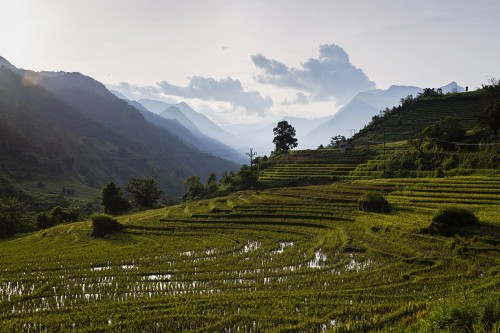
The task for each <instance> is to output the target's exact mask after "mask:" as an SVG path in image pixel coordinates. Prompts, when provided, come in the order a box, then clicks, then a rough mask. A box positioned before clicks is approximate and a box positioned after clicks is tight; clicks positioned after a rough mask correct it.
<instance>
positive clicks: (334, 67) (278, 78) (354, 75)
mask: <svg viewBox="0 0 500 333" xmlns="http://www.w3.org/2000/svg"><path fill="white" fill-rule="evenodd" d="M251 58H252V61H253V63H254V65H255V66H257V67H258V68H259V69H261V70H262V72H263V74H261V75H259V76H257V77H255V79H256V80H257V81H258V82H260V83H266V84H272V85H275V86H278V87H281V88H293V89H297V90H300V91H302V92H308V93H310V94H311V99H312V100H313V101H327V100H330V99H332V98H333V99H334V100H335V101H336V102H337V103H340V104H343V103H345V102H347V101H348V100H349V99H350V98H352V97H353V96H354V95H356V94H357V93H358V92H361V91H365V90H369V89H373V88H375V83H374V82H372V81H370V80H369V79H368V77H367V76H366V75H365V73H364V72H363V71H362V70H361V69H359V68H357V67H355V66H354V65H352V64H351V62H350V60H349V55H348V54H347V53H346V52H345V51H344V49H342V48H341V47H340V46H338V45H335V44H330V45H321V46H320V47H319V54H318V58H317V59H314V58H310V59H308V60H307V61H306V62H304V63H302V64H301V67H302V68H300V69H296V68H289V67H288V66H287V65H285V64H284V63H282V62H279V61H277V60H273V59H268V58H266V57H265V56H263V55H262V54H257V55H254V56H252V57H251Z"/></svg>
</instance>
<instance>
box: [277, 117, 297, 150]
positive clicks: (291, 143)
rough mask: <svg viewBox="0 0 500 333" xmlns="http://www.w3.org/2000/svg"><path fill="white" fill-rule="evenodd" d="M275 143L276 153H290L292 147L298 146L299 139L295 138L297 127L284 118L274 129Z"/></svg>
mask: <svg viewBox="0 0 500 333" xmlns="http://www.w3.org/2000/svg"><path fill="white" fill-rule="evenodd" d="M273 132H274V139H273V143H274V144H275V145H276V148H275V150H274V152H275V153H276V154H288V151H289V150H290V149H293V148H295V147H297V145H298V143H297V139H296V138H295V128H293V126H292V125H290V124H288V122H287V121H286V120H282V121H280V122H279V123H278V125H277V126H276V127H275V128H274V129H273Z"/></svg>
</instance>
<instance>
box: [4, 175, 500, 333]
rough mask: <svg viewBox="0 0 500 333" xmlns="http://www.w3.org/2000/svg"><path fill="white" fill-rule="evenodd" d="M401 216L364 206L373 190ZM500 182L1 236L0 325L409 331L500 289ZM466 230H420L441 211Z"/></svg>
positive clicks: (137, 217) (168, 211)
mask: <svg viewBox="0 0 500 333" xmlns="http://www.w3.org/2000/svg"><path fill="white" fill-rule="evenodd" d="M374 188H375V189H379V190H383V191H386V192H387V193H389V192H390V194H389V196H388V199H389V201H390V202H391V203H392V204H393V205H394V207H395V209H396V210H395V211H394V212H393V213H391V214H388V215H377V214H371V213H361V212H359V211H358V210H357V198H358V197H359V196H360V195H361V193H362V192H364V191H366V190H368V189H374ZM498 188H500V178H494V177H465V178H445V179H391V180H390V181H387V180H359V181H356V182H354V183H353V184H344V185H331V186H310V187H302V188H288V189H286V188H284V189H274V190H267V191H262V192H240V193H235V194H233V195H230V196H228V197H225V198H217V199H212V200H205V201H198V202H193V203H187V204H184V205H179V206H173V207H168V208H164V209H160V210H152V211H148V212H143V213H137V214H132V215H126V216H123V217H120V218H119V220H120V222H122V223H124V224H125V225H126V226H128V229H127V230H126V231H125V232H122V233H119V234H116V235H113V236H110V237H107V238H106V239H92V238H90V237H89V236H88V235H89V233H90V229H91V225H90V222H88V221H87V222H78V223H72V224H68V225H60V226H56V227H54V228H51V229H48V230H45V231H41V232H37V233H33V234H28V235H20V236H19V237H17V238H12V239H9V240H5V241H1V242H0V253H1V256H0V267H1V273H0V323H1V324H0V327H1V328H0V331H2V330H4V331H12V330H13V331H20V330H27V329H28V327H31V329H32V331H43V330H44V329H45V328H47V329H48V331H64V330H71V329H72V327H75V328H76V329H78V330H81V331H95V330H101V331H103V332H112V331H136V332H139V331H144V330H146V331H162V332H166V331H170V332H178V331H196V332H214V331H235V330H237V329H240V330H241V331H246V332H249V331H276V332H278V331H280V332H282V331H287V330H288V329H290V330H292V331H293V330H295V331H301V332H303V331H308V330H309V331H318V330H327V331H328V330H331V331H335V330H337V331H338V332H340V331H343V329H345V331H349V329H350V331H366V330H377V329H382V328H385V329H386V328H388V327H394V328H396V329H404V328H405V327H406V326H407V325H410V324H414V323H417V322H418V321H419V320H420V319H422V318H425V317H426V316H427V315H428V313H429V311H430V310H432V309H434V308H435V307H439V306H441V305H442V304H444V303H446V302H449V301H453V302H466V301H467V300H470V299H475V298H478V297H485V298H488V297H490V298H491V297H496V299H498V297H499V296H500V293H499V286H500V278H499V268H498V267H499V263H500V257H499V250H500V247H499V242H498V239H499V236H500V212H499V211H498V207H499V205H500V192H499V191H498ZM449 204H457V205H462V206H466V207H469V208H471V209H473V210H474V211H475V212H476V214H477V215H478V216H479V217H480V219H481V227H479V228H477V229H469V230H466V231H465V233H464V234H463V235H462V236H457V237H450V238H446V237H440V236H430V235H423V234H420V233H419V232H418V231H419V229H420V228H422V227H425V226H427V225H428V224H429V222H430V219H431V216H432V214H433V213H434V212H435V211H436V210H437V209H438V208H439V207H441V206H443V205H449Z"/></svg>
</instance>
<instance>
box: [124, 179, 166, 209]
mask: <svg viewBox="0 0 500 333" xmlns="http://www.w3.org/2000/svg"><path fill="white" fill-rule="evenodd" d="M125 192H127V193H128V194H130V199H131V202H132V206H133V207H134V208H136V209H139V210H146V209H151V208H154V207H155V206H156V205H157V204H158V200H159V199H160V197H161V195H162V194H163V191H162V190H160V189H159V188H158V187H157V185H156V178H154V177H149V178H141V177H137V178H131V179H130V180H129V182H128V183H127V185H126V186H125Z"/></svg>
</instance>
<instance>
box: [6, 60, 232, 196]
mask: <svg viewBox="0 0 500 333" xmlns="http://www.w3.org/2000/svg"><path fill="white" fill-rule="evenodd" d="M0 67H1V68H0V142H1V143H0V156H1V157H2V159H1V165H0V180H2V182H1V184H0V185H2V186H3V185H5V184H10V185H12V184H23V183H24V182H30V181H31V182H33V181H37V182H40V183H43V182H58V181H61V180H63V179H72V180H74V181H78V182H81V183H82V184H84V185H86V186H92V187H95V188H99V187H100V186H102V185H103V184H105V183H106V182H108V181H109V180H114V181H116V182H117V183H119V184H123V183H125V182H126V181H128V179H130V178H131V177H137V176H144V177H146V176H154V177H156V179H157V181H158V184H159V185H160V187H162V188H163V189H164V190H165V192H167V193H168V194H170V195H173V196H180V195H182V193H183V184H182V183H183V181H184V179H186V178H187V177H189V176H191V175H197V176H200V177H201V178H202V179H206V177H207V176H208V175H209V174H210V173H212V172H214V173H216V174H221V173H222V172H224V171H234V170H237V169H238V164H236V163H234V162H231V161H228V160H225V159H222V158H220V157H216V156H214V155H212V154H208V153H205V152H202V151H201V150H200V149H198V148H196V147H195V146H194V145H191V144H189V143H186V142H184V141H183V140H182V139H181V138H180V137H179V136H178V135H176V134H174V133H172V132H170V131H169V130H167V129H166V128H165V127H166V126H159V125H155V124H154V122H153V121H148V120H147V119H146V117H145V116H144V115H143V114H142V113H141V112H140V111H139V110H138V109H137V108H135V107H133V106H131V105H129V104H128V103H127V102H125V101H123V100H121V99H119V98H117V97H116V96H115V95H113V94H112V93H111V92H110V91H109V90H108V89H107V88H106V87H105V86H104V85H103V84H101V83H99V82H97V81H96V80H94V79H92V78H90V77H88V76H84V75H82V74H80V73H66V72H32V71H27V70H21V69H17V68H15V67H14V66H12V65H11V64H10V63H8V61H6V60H5V59H3V58H1V59H0ZM176 125H177V127H176V128H178V127H179V124H178V123H177V124H176V123H175V122H172V126H174V127H175V126H176ZM0 187H1V186H0ZM4 187H6V186H4ZM0 190H1V189H0Z"/></svg>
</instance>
